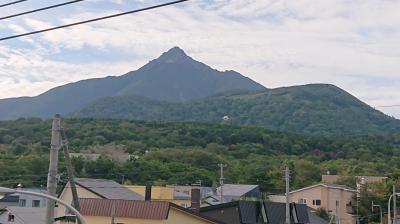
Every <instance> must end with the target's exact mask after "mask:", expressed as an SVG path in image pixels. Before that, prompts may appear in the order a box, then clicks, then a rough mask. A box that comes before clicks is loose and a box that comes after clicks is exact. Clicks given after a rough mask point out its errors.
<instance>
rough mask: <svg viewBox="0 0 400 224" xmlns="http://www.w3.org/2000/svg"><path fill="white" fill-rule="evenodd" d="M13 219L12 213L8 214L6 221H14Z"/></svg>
mask: <svg viewBox="0 0 400 224" xmlns="http://www.w3.org/2000/svg"><path fill="white" fill-rule="evenodd" d="M14 219H15V217H14V215H12V214H8V221H9V222H14Z"/></svg>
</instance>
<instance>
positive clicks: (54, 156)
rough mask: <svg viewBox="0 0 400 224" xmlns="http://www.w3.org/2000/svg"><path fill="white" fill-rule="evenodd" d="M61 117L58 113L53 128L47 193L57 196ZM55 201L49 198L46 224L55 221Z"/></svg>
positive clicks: (51, 223)
mask: <svg viewBox="0 0 400 224" xmlns="http://www.w3.org/2000/svg"><path fill="white" fill-rule="evenodd" d="M60 129H61V118H60V115H58V114H56V115H55V116H54V119H53V124H52V129H51V145H50V163H49V173H48V176H47V194H49V195H50V196H53V197H57V195H56V191H57V172H58V151H59V150H60V148H61V135H60ZM55 203H56V202H55V201H54V200H48V202H47V207H46V224H53V223H54V209H55Z"/></svg>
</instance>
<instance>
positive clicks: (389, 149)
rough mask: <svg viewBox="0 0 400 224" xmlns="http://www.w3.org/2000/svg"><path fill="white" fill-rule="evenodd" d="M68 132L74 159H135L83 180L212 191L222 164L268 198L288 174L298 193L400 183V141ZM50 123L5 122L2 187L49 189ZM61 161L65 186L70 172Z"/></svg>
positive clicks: (80, 125)
mask: <svg viewBox="0 0 400 224" xmlns="http://www.w3.org/2000/svg"><path fill="white" fill-rule="evenodd" d="M63 126H64V127H65V129H66V133H67V136H68V139H69V146H70V150H71V151H72V152H79V151H81V150H85V149H88V148H90V147H93V146H98V145H107V144H115V145H123V146H124V147H125V149H126V151H127V152H128V153H129V154H131V155H134V159H132V160H131V161H128V162H126V163H115V162H113V161H111V160H109V159H106V158H102V159H99V160H97V161H84V160H82V159H74V161H73V163H74V168H75V172H76V175H77V176H79V177H94V178H109V179H114V180H116V181H119V182H120V181H121V179H122V178H124V179H125V180H128V181H130V182H131V183H137V184H143V183H147V182H153V183H156V184H166V183H168V184H191V183H195V182H198V181H200V180H201V182H202V183H203V184H204V185H208V186H212V185H213V184H214V182H215V181H216V179H217V178H218V166H217V164H218V163H224V164H227V168H226V175H227V176H226V178H227V180H226V181H227V182H228V183H248V184H259V185H260V186H261V187H262V190H263V191H264V192H270V193H279V192H282V191H283V189H284V188H283V180H282V170H283V167H284V165H285V164H286V163H290V165H291V166H292V172H293V179H292V189H295V188H299V187H303V186H307V185H310V184H313V183H316V182H318V181H320V178H321V175H322V174H325V173H327V172H328V171H329V172H330V173H331V174H343V175H350V176H351V175H380V176H381V175H388V176H391V177H397V176H398V175H400V134H393V135H385V136H348V137H343V136H342V137H334V136H315V135H299V134H287V133H280V132H272V131H268V130H266V129H263V128H258V127H239V126H230V125H213V124H200V123H154V122H138V121H127V120H112V119H104V120H100V119H67V120H64V121H63ZM50 136H51V121H50V120H40V119H33V118H32V119H19V120H15V121H2V122H0V182H1V183H2V185H8V186H12V185H16V184H18V183H20V182H22V183H23V184H24V185H27V186H29V185H36V186H40V185H43V184H45V180H46V176H47V169H48V152H49V146H50ZM62 156H63V155H62V154H60V161H61V164H60V172H61V179H63V178H64V179H65V166H64V165H63V158H62Z"/></svg>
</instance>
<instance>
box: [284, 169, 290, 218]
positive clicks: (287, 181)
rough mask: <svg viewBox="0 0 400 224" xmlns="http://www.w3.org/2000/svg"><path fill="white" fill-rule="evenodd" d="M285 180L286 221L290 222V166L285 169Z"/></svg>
mask: <svg viewBox="0 0 400 224" xmlns="http://www.w3.org/2000/svg"><path fill="white" fill-rule="evenodd" d="M285 182H286V222H285V224H290V201H289V190H290V170H289V166H286V169H285Z"/></svg>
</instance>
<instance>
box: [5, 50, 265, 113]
mask: <svg viewBox="0 0 400 224" xmlns="http://www.w3.org/2000/svg"><path fill="white" fill-rule="evenodd" d="M171 80H174V81H175V82H172V83H171ZM233 89H246V90H260V89H265V87H264V86H262V85H260V84H258V83H256V82H254V81H253V80H251V79H249V78H247V77H244V76H242V75H240V74H239V73H236V72H220V71H217V70H215V69H212V68H211V67H209V66H207V65H205V64H203V63H201V62H197V61H195V60H194V59H192V58H191V57H189V56H188V55H186V53H185V52H184V51H183V50H182V49H180V48H178V47H174V48H172V49H170V50H169V51H167V52H164V53H163V54H162V55H161V56H160V57H159V58H157V59H154V60H152V61H150V62H149V63H147V64H146V65H144V66H142V67H141V68H139V69H137V70H135V71H131V72H128V73H126V74H124V75H122V76H107V77H104V78H94V79H87V80H81V81H78V82H74V83H68V84H66V85H62V86H59V87H55V88H53V89H50V90H48V91H46V92H44V93H42V94H40V95H38V96H35V97H22V98H9V99H2V100H0V120H9V119H16V118H18V117H40V118H49V117H51V116H53V115H54V114H56V113H57V114H62V115H65V114H68V113H71V112H73V111H76V110H78V109H79V108H81V107H83V106H85V105H86V104H88V103H90V102H93V101H95V100H98V99H101V98H103V97H111V96H121V95H140V96H145V97H150V98H152V99H155V100H167V101H178V102H179V101H186V100H192V99H196V98H202V97H205V96H208V95H212V94H215V93H218V92H224V91H228V90H233Z"/></svg>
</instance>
